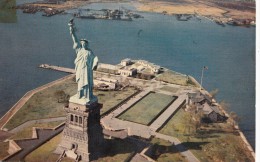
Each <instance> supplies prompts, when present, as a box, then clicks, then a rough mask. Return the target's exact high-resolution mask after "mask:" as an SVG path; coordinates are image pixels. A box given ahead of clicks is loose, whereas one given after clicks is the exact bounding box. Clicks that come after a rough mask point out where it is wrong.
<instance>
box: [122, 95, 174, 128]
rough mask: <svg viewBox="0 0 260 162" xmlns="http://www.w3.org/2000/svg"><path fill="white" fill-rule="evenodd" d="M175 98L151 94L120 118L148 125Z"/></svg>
mask: <svg viewBox="0 0 260 162" xmlns="http://www.w3.org/2000/svg"><path fill="white" fill-rule="evenodd" d="M174 99H175V97H173V96H169V95H166V94H161V93H149V94H148V95H147V96H145V97H144V98H143V99H141V100H140V101H138V102H137V103H136V104H135V105H134V106H132V107H131V108H129V109H128V110H127V111H126V112H124V113H123V114H122V115H120V116H119V117H118V118H119V119H123V120H128V121H132V122H136V123H140V124H144V125H148V124H149V123H150V122H151V121H152V120H153V119H154V118H155V117H156V116H157V115H158V114H159V113H160V112H161V111H162V110H164V109H165V108H166V106H167V105H168V104H169V103H171V102H172V101H173V100H174Z"/></svg>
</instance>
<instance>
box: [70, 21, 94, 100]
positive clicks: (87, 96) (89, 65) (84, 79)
mask: <svg viewBox="0 0 260 162" xmlns="http://www.w3.org/2000/svg"><path fill="white" fill-rule="evenodd" d="M68 25H69V29H70V34H71V36H72V40H73V43H74V44H73V49H75V51H76V55H77V56H76V59H75V61H74V63H75V70H76V82H77V83H78V92H77V94H76V95H74V96H72V97H71V99H70V101H71V102H76V103H79V104H87V103H90V102H94V101H97V98H96V96H94V95H93V69H94V68H95V67H96V66H97V64H98V58H97V56H95V55H94V54H93V52H92V51H91V50H90V49H89V48H88V44H89V42H88V41H87V40H86V39H81V40H80V41H79V40H78V38H77V36H76V34H75V27H74V23H73V19H72V20H70V22H69V24H68Z"/></svg>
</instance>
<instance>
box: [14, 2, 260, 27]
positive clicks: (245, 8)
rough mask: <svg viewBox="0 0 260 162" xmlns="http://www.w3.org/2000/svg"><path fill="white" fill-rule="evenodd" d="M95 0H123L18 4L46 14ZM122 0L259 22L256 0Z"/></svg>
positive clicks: (144, 8) (220, 20)
mask: <svg viewBox="0 0 260 162" xmlns="http://www.w3.org/2000/svg"><path fill="white" fill-rule="evenodd" d="M92 3H119V1H114V0H111V1H103V0H101V1H96V0H90V1H65V2H63V1H60V0H54V1H53V2H44V1H38V2H34V3H27V4H23V5H18V6H17V7H16V8H18V9H22V10H23V12H24V13H35V12H38V11H43V12H44V13H45V14H44V15H46V14H47V15H49V16H52V15H55V14H60V13H62V12H64V11H65V10H68V9H73V8H78V7H80V6H85V5H89V4H92ZM120 3H130V4H131V5H133V6H134V7H135V8H136V10H137V11H141V12H153V13H162V14H167V15H177V16H178V15H195V16H201V17H205V18H208V19H210V20H212V21H214V22H216V23H217V24H218V25H222V26H224V24H229V25H234V26H255V19H256V15H255V8H254V7H252V6H254V3H252V2H251V3H249V2H247V3H242V2H235V1H234V2H225V3H224V2H221V3H220V2H214V1H209V0H203V1H196V0H189V1H178V0H174V1H166V0H165V1H159V0H158V1H148V0H139V1H120Z"/></svg>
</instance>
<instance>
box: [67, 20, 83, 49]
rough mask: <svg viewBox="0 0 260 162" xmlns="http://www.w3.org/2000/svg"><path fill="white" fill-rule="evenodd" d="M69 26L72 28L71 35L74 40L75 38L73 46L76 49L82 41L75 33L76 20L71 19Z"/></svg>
mask: <svg viewBox="0 0 260 162" xmlns="http://www.w3.org/2000/svg"><path fill="white" fill-rule="evenodd" d="M68 25H69V28H70V35H71V37H72V40H73V48H74V49H75V50H76V49H78V48H79V46H80V43H79V40H78V38H77V35H76V34H75V27H74V22H73V19H71V20H70V21H69V24H68Z"/></svg>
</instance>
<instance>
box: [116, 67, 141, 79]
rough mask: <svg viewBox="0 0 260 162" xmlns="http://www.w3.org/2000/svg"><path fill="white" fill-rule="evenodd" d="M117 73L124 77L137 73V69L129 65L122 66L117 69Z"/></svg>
mask: <svg viewBox="0 0 260 162" xmlns="http://www.w3.org/2000/svg"><path fill="white" fill-rule="evenodd" d="M118 73H119V74H120V75H122V76H125V77H131V76H134V75H136V74H137V69H136V68H131V67H123V68H121V69H118Z"/></svg>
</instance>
